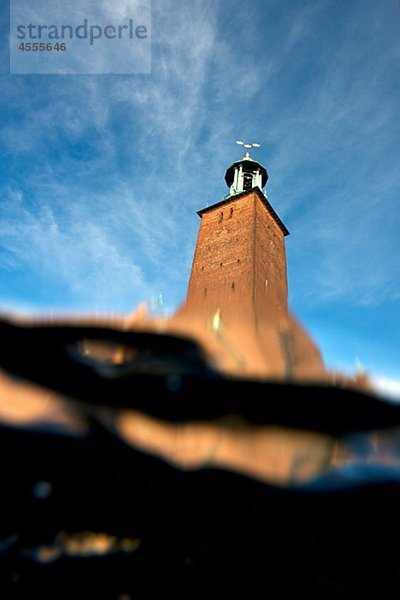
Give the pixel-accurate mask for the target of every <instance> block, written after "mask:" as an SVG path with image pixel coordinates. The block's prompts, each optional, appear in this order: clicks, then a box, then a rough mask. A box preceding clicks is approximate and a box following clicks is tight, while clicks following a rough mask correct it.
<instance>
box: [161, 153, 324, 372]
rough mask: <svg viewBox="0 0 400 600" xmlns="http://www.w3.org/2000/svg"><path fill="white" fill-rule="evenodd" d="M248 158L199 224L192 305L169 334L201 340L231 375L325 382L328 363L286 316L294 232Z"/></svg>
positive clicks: (229, 175)
mask: <svg viewBox="0 0 400 600" xmlns="http://www.w3.org/2000/svg"><path fill="white" fill-rule="evenodd" d="M267 180H268V174H267V171H266V169H265V167H263V166H262V165H261V164H260V163H259V162H257V161H256V160H253V159H252V158H251V157H250V155H249V153H248V152H246V155H245V156H244V157H243V158H242V159H241V160H238V161H236V162H235V163H233V164H232V165H231V166H230V167H229V168H228V169H227V171H226V175H225V181H226V183H227V185H228V187H229V193H228V195H227V196H226V197H225V198H224V199H223V200H221V201H220V202H217V203H215V204H213V205H212V206H208V207H206V208H203V209H202V210H200V211H199V212H198V215H199V216H200V218H201V224H200V229H199V233H198V238H197V244H196V249H195V253H194V258H193V265H192V270H191V275H190V280H189V286H188V292H187V297H186V301H185V302H184V304H183V305H182V306H181V307H180V308H179V309H178V311H177V312H176V313H175V315H174V316H173V317H172V319H171V320H170V324H169V329H170V330H172V331H175V332H179V333H183V332H185V333H187V334H191V335H193V336H195V337H196V338H197V339H199V341H200V342H201V343H202V344H203V346H204V348H205V349H206V350H207V351H208V352H209V354H210V356H211V357H212V359H213V361H214V363H215V365H216V366H217V368H219V369H221V370H222V371H225V372H227V373H231V374H236V375H242V376H250V377H254V376H256V377H267V378H277V379H284V380H291V379H298V378H300V379H307V378H310V379H315V378H326V371H325V368H324V365H323V361H322V357H321V354H320V352H319V350H318V349H317V347H316V346H315V344H314V343H313V341H312V340H311V339H310V337H309V336H308V334H307V333H306V331H305V330H304V329H303V328H302V327H301V325H300V324H299V323H298V322H297V320H296V319H295V318H294V317H293V316H292V315H291V314H290V312H289V309H288V299H287V296H288V286H287V272H286V252H285V236H286V235H288V233H289V232H288V230H287V229H286V227H285V225H284V224H283V223H282V221H281V220H280V218H279V217H278V215H277V214H276V212H275V211H274V209H273V208H272V206H271V205H270V203H269V202H268V200H267V197H266V194H265V192H263V189H264V188H265V185H266V183H267Z"/></svg>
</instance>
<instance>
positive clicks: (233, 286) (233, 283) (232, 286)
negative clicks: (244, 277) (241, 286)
mask: <svg viewBox="0 0 400 600" xmlns="http://www.w3.org/2000/svg"><path fill="white" fill-rule="evenodd" d="M231 288H232V289H233V290H234V289H235V282H234V281H232V285H231Z"/></svg>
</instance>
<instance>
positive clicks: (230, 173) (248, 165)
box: [225, 152, 268, 187]
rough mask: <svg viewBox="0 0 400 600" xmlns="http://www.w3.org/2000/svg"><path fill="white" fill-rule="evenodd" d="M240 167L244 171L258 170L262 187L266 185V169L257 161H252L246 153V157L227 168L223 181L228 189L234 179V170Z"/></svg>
mask: <svg viewBox="0 0 400 600" xmlns="http://www.w3.org/2000/svg"><path fill="white" fill-rule="evenodd" d="M240 165H242V168H243V170H244V171H255V170H259V171H260V173H261V177H262V187H264V186H265V184H266V183H267V180H268V173H267V169H266V168H265V167H263V165H262V164H261V163H259V162H258V161H257V160H254V159H253V158H251V156H250V154H249V153H248V152H246V155H245V156H244V157H243V158H241V159H240V160H237V161H235V162H234V163H233V164H232V165H231V166H230V167H228V169H227V171H226V173H225V181H226V184H227V186H228V187H230V186H231V185H232V183H233V181H234V177H235V169H236V168H237V167H240Z"/></svg>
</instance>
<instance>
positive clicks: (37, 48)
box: [18, 42, 67, 52]
mask: <svg viewBox="0 0 400 600" xmlns="http://www.w3.org/2000/svg"><path fill="white" fill-rule="evenodd" d="M66 49H67V44H65V43H64V42H61V43H60V42H57V43H55V44H51V43H50V42H47V43H45V42H22V43H21V44H20V45H19V46H18V50H22V51H23V52H51V51H52V50H55V51H56V52H65V51H66Z"/></svg>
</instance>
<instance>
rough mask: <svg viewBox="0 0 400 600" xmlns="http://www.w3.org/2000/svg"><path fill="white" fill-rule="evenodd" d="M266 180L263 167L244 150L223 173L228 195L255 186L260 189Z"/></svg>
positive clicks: (266, 175) (266, 174) (266, 176)
mask: <svg viewBox="0 0 400 600" xmlns="http://www.w3.org/2000/svg"><path fill="white" fill-rule="evenodd" d="M267 180H268V173H267V170H266V168H265V167H263V166H262V164H260V163H259V162H257V161H256V160H254V159H253V158H251V156H250V154H249V153H248V152H246V154H245V156H244V157H243V158H242V159H241V160H237V161H236V162H234V163H233V164H232V165H231V166H230V167H229V168H228V169H227V171H226V173H225V181H226V184H227V186H228V187H229V195H230V196H234V195H235V194H240V193H241V192H245V191H247V190H251V189H253V188H255V187H258V188H260V190H261V191H262V190H263V188H264V187H265V185H266V183H267Z"/></svg>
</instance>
